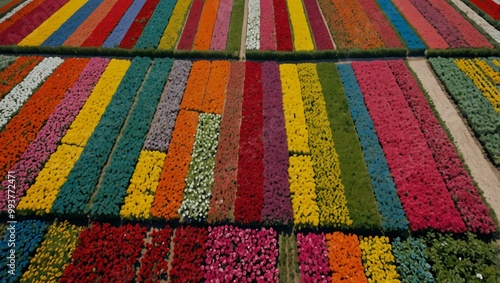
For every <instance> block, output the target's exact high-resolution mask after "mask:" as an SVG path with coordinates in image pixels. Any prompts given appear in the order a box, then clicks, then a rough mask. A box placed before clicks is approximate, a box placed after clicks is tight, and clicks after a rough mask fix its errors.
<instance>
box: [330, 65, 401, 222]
mask: <svg viewBox="0 0 500 283" xmlns="http://www.w3.org/2000/svg"><path fill="white" fill-rule="evenodd" d="M337 68H338V71H339V74H340V78H341V80H342V84H343V85H344V89H345V95H346V97H347V104H348V108H349V111H350V113H351V116H352V119H353V120H354V123H355V126H356V131H357V135H358V139H359V142H360V144H361V149H362V150H363V156H364V160H365V162H366V166H367V167H368V174H369V175H370V179H371V185H372V188H373V193H374V194H375V200H376V201H377V207H378V211H379V213H380V216H381V217H382V229H383V230H384V231H398V230H399V231H403V230H407V229H408V220H407V219H406V216H405V212H404V210H403V207H402V206H401V202H400V200H399V197H398V195H397V193H396V185H395V184H394V180H393V178H392V175H391V172H390V171H389V166H388V165H387V160H386V158H385V156H384V152H383V151H382V147H381V146H380V143H379V140H378V137H377V133H376V131H375V126H374V125H373V120H372V119H371V118H370V114H369V113H368V110H367V109H366V106H365V102H364V100H363V94H362V93H361V90H360V89H359V86H358V84H357V81H356V77H355V75H354V72H353V70H352V68H351V67H350V66H349V65H337Z"/></svg>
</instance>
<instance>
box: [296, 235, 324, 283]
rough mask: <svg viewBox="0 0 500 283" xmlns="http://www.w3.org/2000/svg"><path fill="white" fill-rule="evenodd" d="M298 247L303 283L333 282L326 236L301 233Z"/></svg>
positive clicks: (298, 238)
mask: <svg viewBox="0 0 500 283" xmlns="http://www.w3.org/2000/svg"><path fill="white" fill-rule="evenodd" d="M297 247H298V260H299V265H300V279H301V282H305V283H310V282H311V283H312V282H322V283H327V282H332V277H331V276H330V267H329V265H328V251H327V247H326V241H325V235H324V234H323V233H319V234H315V233H308V234H302V233H299V234H297Z"/></svg>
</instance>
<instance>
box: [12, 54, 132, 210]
mask: <svg viewBox="0 0 500 283" xmlns="http://www.w3.org/2000/svg"><path fill="white" fill-rule="evenodd" d="M129 66H130V61H128V60H118V59H113V60H111V62H110V63H109V65H108V66H107V68H106V70H105V71H104V73H103V74H102V76H101V78H100V79H99V82H98V83H97V84H96V86H95V87H94V90H93V91H92V93H91V95H90V96H89V98H88V99H87V101H86V102H85V104H84V105H83V107H82V109H81V110H80V112H79V113H78V115H77V116H76V118H75V120H74V121H73V123H72V124H71V126H70V128H69V129H68V132H67V133H66V135H65V136H64V137H63V139H62V143H63V144H62V145H60V146H59V147H58V148H57V150H56V152H55V153H53V154H52V155H51V156H50V158H49V160H48V161H47V163H46V164H45V167H44V168H43V169H42V170H41V171H40V174H39V175H38V177H37V178H36V181H35V183H34V184H33V185H32V186H31V187H30V188H29V189H28V191H27V193H26V196H25V197H23V198H22V199H21V201H20V202H19V205H18V207H17V209H18V210H30V211H36V212H37V214H44V213H49V212H50V209H51V207H52V204H53V202H54V200H55V199H56V197H57V194H58V193H59V190H60V189H61V187H62V186H63V184H64V183H65V182H66V180H67V178H68V175H69V173H70V172H71V169H73V167H74V166H75V163H76V162H77V160H78V159H79V158H80V155H81V153H82V151H83V148H84V147H85V145H86V144H87V141H88V139H89V137H90V136H91V135H92V132H93V131H94V128H95V127H96V126H97V124H98V123H99V120H100V119H101V116H102V114H103V113H104V111H105V110H106V107H107V105H108V104H109V102H110V101H111V98H112V96H113V95H114V93H115V92H116V89H117V88H118V85H119V84H120V82H121V79H122V78H123V76H124V75H125V72H126V71H127V69H128V67H129Z"/></svg>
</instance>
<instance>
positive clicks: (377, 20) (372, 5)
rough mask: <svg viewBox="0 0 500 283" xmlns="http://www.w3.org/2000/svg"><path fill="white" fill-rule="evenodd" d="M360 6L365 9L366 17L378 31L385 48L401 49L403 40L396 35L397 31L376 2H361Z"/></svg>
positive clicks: (361, 0)
mask: <svg viewBox="0 0 500 283" xmlns="http://www.w3.org/2000/svg"><path fill="white" fill-rule="evenodd" d="M359 4H361V6H362V7H363V10H364V11H365V13H366V15H367V16H368V18H369V19H370V22H371V23H372V24H373V26H374V27H375V29H376V30H377V34H378V36H379V37H380V39H381V40H382V42H383V43H384V46H385V47H388V48H401V47H403V43H402V42H401V39H400V38H399V37H398V35H397V34H396V31H395V30H394V28H393V27H392V26H391V24H393V23H390V22H389V21H388V20H387V19H386V17H385V15H384V13H383V12H382V10H381V9H380V8H379V6H378V5H377V2H376V1H370V0H359Z"/></svg>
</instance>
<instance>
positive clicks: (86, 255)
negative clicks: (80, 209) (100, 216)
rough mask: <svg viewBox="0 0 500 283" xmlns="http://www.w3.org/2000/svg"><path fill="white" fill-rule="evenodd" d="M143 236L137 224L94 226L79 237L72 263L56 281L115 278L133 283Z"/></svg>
mask: <svg viewBox="0 0 500 283" xmlns="http://www.w3.org/2000/svg"><path fill="white" fill-rule="evenodd" d="M145 236H146V228H145V227H141V226H139V225H138V224H136V225H131V224H126V225H123V226H121V227H113V226H111V225H110V224H108V223H105V224H100V223H93V224H92V226H91V227H89V228H87V229H85V230H83V232H82V233H81V234H80V236H79V238H78V245H77V247H76V249H75V251H74V252H73V256H72V258H71V263H70V264H69V265H68V266H67V267H66V269H64V273H63V275H62V277H61V279H60V280H59V282H62V283H65V282H98V281H101V280H102V281H108V282H109V281H113V280H117V279H118V280H120V281H122V282H132V280H133V279H134V278H135V275H136V272H135V268H134V266H135V265H136V264H137V263H138V258H139V253H140V252H141V250H142V246H143V239H144V237H145ZM110 264H112V265H113V266H112V268H111V267H110Z"/></svg>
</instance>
